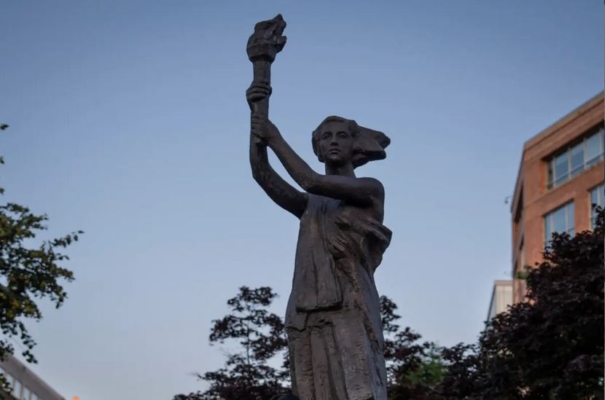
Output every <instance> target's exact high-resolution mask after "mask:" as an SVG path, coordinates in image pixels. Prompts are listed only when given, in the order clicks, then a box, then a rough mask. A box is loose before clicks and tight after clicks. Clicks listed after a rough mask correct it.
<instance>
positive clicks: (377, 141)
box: [311, 115, 391, 168]
mask: <svg viewBox="0 0 605 400" xmlns="http://www.w3.org/2000/svg"><path fill="white" fill-rule="evenodd" d="M329 122H341V123H343V124H345V126H346V127H347V130H348V131H349V134H350V135H351V137H352V138H353V159H352V160H351V161H352V163H353V167H355V168H357V167H360V166H362V165H364V164H366V163H367V162H368V161H375V160H383V159H385V158H386V156H387V155H386V152H385V151H384V149H385V148H386V147H387V146H388V145H389V144H390V143H391V140H390V139H389V138H388V137H387V136H386V135H385V134H384V133H382V132H378V131H375V130H372V129H368V128H364V127H361V126H359V125H358V124H357V122H355V121H354V120H352V119H347V118H343V117H338V116H334V115H332V116H329V117H327V118H326V119H324V120H323V121H322V122H321V123H320V124H319V126H318V127H317V128H316V129H315V130H314V131H313V135H312V139H311V142H312V144H313V152H314V153H315V155H316V156H317V158H318V160H319V161H320V162H324V160H323V159H322V157H321V155H320V154H319V146H318V142H319V134H320V133H321V128H322V127H323V126H324V125H325V124H327V123H329Z"/></svg>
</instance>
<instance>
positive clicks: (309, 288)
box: [247, 83, 391, 400]
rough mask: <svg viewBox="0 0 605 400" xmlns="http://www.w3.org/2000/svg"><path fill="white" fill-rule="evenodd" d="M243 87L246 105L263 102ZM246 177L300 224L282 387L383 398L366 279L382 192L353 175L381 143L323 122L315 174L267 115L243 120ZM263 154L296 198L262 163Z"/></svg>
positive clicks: (379, 343) (351, 126)
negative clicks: (247, 127)
mask: <svg viewBox="0 0 605 400" xmlns="http://www.w3.org/2000/svg"><path fill="white" fill-rule="evenodd" d="M270 92H271V88H270V86H269V85H263V84H256V83H255V84H253V86H252V87H251V88H250V89H248V91H247V99H248V103H249V104H250V106H251V108H252V109H254V108H253V107H252V104H253V103H254V102H257V101H260V100H262V99H265V98H267V97H268V96H269V95H270ZM251 126H252V128H251V131H252V132H251V142H250V146H251V148H250V163H251V167H252V175H253V176H254V179H255V180H256V182H258V184H259V185H260V186H261V188H262V189H263V190H264V191H265V192H266V193H267V195H268V196H269V197H270V198H271V199H272V200H273V201H274V202H275V203H277V204H278V205H279V206H280V207H282V208H284V209H285V210H286V211H289V212H290V213H292V214H293V215H295V216H296V217H297V218H299V219H300V231H299V236H298V245H297V249H296V260H295V267H294V278H293V281H292V293H291V295H290V298H289V301H288V306H287V311H286V320H285V322H286V332H287V335H288V350H289V356H290V365H291V371H290V373H291V378H292V389H293V393H294V395H295V396H297V397H298V398H299V399H301V400H369V399H375V400H386V399H387V393H386V385H387V382H386V368H385V361H384V357H383V351H384V339H383V334H382V324H381V318H380V301H379V296H378V292H377V290H376V285H375V283H374V271H375V270H376V268H377V267H378V266H379V264H380V263H381V261H382V255H383V253H384V251H385V250H386V248H387V247H388V245H389V243H390V240H391V231H390V230H389V229H388V228H386V227H385V226H384V225H383V224H382V222H383V216H384V188H383V186H382V184H381V183H380V182H379V181H378V180H376V179H373V178H358V177H356V176H355V168H356V167H359V166H361V165H363V164H365V163H367V162H368V161H372V160H380V159H384V158H385V157H386V153H385V150H384V149H385V148H386V147H387V146H388V145H389V143H390V140H389V138H388V137H387V136H385V135H384V134H383V133H381V132H377V131H374V130H370V129H367V128H363V127H360V126H359V125H357V123H356V122H355V121H353V120H348V119H345V118H341V117H328V118H326V119H325V120H324V121H323V122H322V123H321V124H320V125H319V126H318V127H317V129H316V130H315V131H314V132H313V135H312V144H313V150H314V152H315V154H316V155H317V157H318V159H319V161H320V162H323V163H324V164H325V175H322V174H319V173H317V172H315V171H314V170H313V169H311V167H309V165H308V164H307V163H306V162H305V161H304V160H303V159H301V158H300V157H299V156H298V155H297V154H296V153H295V152H294V150H292V148H291V147H290V146H289V145H288V143H287V142H286V141H285V140H284V138H283V137H282V135H281V134H280V132H279V130H278V129H277V128H276V127H275V125H273V124H272V123H271V122H270V121H269V120H268V118H267V117H265V116H262V115H260V114H258V113H256V114H255V113H253V115H252V125H251ZM267 148H270V149H271V150H272V151H273V152H274V153H275V154H276V156H277V158H278V159H279V161H280V162H281V163H282V164H283V166H284V167H285V169H286V171H287V172H288V173H289V174H290V176H291V177H292V179H294V181H296V183H297V184H298V185H300V187H301V188H303V189H304V191H299V190H297V189H295V188H294V187H292V186H291V185H289V184H288V183H287V182H286V181H284V180H283V179H282V178H281V177H280V176H279V175H278V174H277V173H276V172H275V171H274V170H273V169H272V168H271V166H270V165H269V162H268V158H267Z"/></svg>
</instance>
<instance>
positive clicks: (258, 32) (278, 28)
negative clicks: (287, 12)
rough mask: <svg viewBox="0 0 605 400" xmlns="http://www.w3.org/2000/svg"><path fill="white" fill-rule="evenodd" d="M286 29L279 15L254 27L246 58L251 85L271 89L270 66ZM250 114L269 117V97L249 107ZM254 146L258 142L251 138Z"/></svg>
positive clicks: (282, 46)
mask: <svg viewBox="0 0 605 400" xmlns="http://www.w3.org/2000/svg"><path fill="white" fill-rule="evenodd" d="M284 29H286V21H284V19H283V17H282V16H281V14H278V15H277V16H276V17H275V18H273V19H270V20H268V21H261V22H259V23H257V24H256V25H255V26H254V33H253V34H252V36H250V39H248V46H247V48H246V50H247V52H248V58H249V59H250V61H251V62H252V65H253V70H254V75H253V80H252V85H251V86H250V87H253V86H254V85H258V84H263V85H267V86H269V88H270V87H271V86H270V85H271V64H272V63H273V61H275V56H276V55H277V53H279V52H280V51H282V49H283V48H284V46H285V45H286V39H287V38H286V37H285V36H283V35H282V34H283V33H284ZM251 108H252V110H251V111H252V113H253V114H258V115H260V116H262V117H266V118H268V117H269V96H267V97H266V98H264V99H262V100H259V101H257V102H255V103H253V104H252V105H251ZM252 140H254V142H255V143H256V144H258V143H260V140H259V139H258V138H256V137H253V138H252Z"/></svg>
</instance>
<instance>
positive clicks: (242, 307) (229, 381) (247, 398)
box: [174, 286, 288, 400]
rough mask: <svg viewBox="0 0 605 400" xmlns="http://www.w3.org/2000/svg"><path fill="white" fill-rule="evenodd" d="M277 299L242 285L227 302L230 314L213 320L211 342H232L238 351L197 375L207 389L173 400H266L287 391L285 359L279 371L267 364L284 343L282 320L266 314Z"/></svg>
mask: <svg viewBox="0 0 605 400" xmlns="http://www.w3.org/2000/svg"><path fill="white" fill-rule="evenodd" d="M276 297H277V295H276V294H275V293H274V292H273V290H272V289H271V288H269V287H261V288H257V289H250V288H248V287H246V286H243V287H241V288H240V290H239V293H238V295H237V296H236V297H234V298H232V299H229V300H228V301H227V304H228V305H229V307H230V309H231V314H229V315H227V316H225V317H223V318H222V319H219V320H215V321H213V326H212V330H211V333H210V343H211V344H214V343H221V344H222V343H225V342H226V341H231V340H233V341H236V342H237V343H238V345H239V347H240V349H241V351H240V352H238V353H235V354H229V355H228V358H227V361H226V363H225V367H223V368H221V369H219V370H217V371H213V372H206V373H205V374H200V375H198V378H199V379H200V380H202V381H205V382H207V383H208V384H209V388H208V390H206V391H205V392H198V393H191V394H189V395H177V396H175V397H174V400H219V399H226V400H231V399H233V400H235V399H238V400H268V399H271V398H272V397H273V396H274V395H275V394H276V393H280V392H283V391H285V390H286V389H287V381H288V372H287V368H285V367H286V363H287V360H284V361H283V364H284V365H282V367H281V368H275V367H273V366H271V365H270V364H269V361H270V360H272V359H273V358H275V357H276V356H278V355H280V354H281V353H283V350H284V349H285V347H286V343H287V342H286V337H285V332H284V324H283V321H282V319H281V318H280V317H279V316H277V315H276V314H272V313H270V312H269V311H268V307H269V306H270V305H271V303H272V302H273V300H274V299H275V298H276Z"/></svg>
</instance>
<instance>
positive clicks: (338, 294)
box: [286, 194, 391, 400]
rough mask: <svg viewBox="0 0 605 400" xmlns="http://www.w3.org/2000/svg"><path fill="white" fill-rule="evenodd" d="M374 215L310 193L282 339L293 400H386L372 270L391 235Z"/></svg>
mask: <svg viewBox="0 0 605 400" xmlns="http://www.w3.org/2000/svg"><path fill="white" fill-rule="evenodd" d="M375 215H376V211H375V210H372V209H364V208H359V207H355V206H352V205H348V204H346V203H344V202H342V201H340V200H336V199H331V198H327V197H323V196H316V195H312V194H309V195H308V202H307V207H306V209H305V212H304V213H303V215H302V217H301V219H300V230H299V237H298V245H297V249H296V261H295V268H294V277H293V282H292V292H291V294H290V298H289V301H288V306H287V311H286V332H287V334H288V347H289V348H288V350H289V355H290V369H291V370H290V373H291V378H292V389H293V392H294V394H295V395H296V396H298V398H299V399H300V400H368V399H375V400H386V399H387V394H386V386H387V382H386V367H385V360H384V356H383V351H384V337H383V334H382V322H381V317H380V299H379V296H378V292H377V290H376V285H375V283H374V271H375V270H376V268H377V267H378V265H379V264H380V262H381V261H382V255H383V253H384V251H385V250H386V248H387V247H388V246H389V244H390V240H391V231H390V230H389V229H388V228H386V227H385V226H384V225H383V224H382V221H381V220H377V219H376V217H375Z"/></svg>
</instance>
